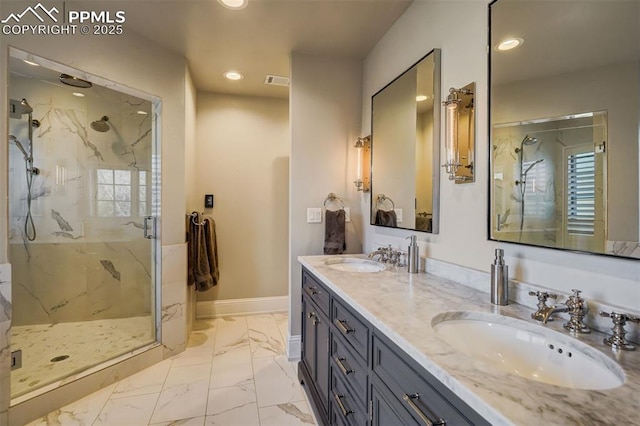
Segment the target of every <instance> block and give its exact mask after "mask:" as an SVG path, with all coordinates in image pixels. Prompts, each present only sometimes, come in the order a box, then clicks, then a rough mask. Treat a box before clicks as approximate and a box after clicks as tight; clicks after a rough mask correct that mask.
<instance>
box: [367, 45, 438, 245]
mask: <svg viewBox="0 0 640 426" xmlns="http://www.w3.org/2000/svg"><path fill="white" fill-rule="evenodd" d="M371 103H372V105H371V110H372V119H371V126H372V129H371V130H372V134H371V138H372V139H371V155H372V158H371V164H372V166H371V188H372V189H371V224H372V225H377V226H385V227H392V228H402V229H411V230H415V231H423V232H431V233H437V232H438V206H439V183H440V180H439V176H440V164H439V162H440V155H439V152H440V151H439V146H440V139H439V135H440V110H441V106H440V51H439V50H438V49H434V50H432V51H431V52H430V53H429V54H428V55H426V56H425V57H424V58H422V59H421V60H420V61H419V62H418V63H416V64H415V65H414V66H412V67H411V68H409V69H408V70H407V71H405V72H404V73H402V74H401V75H400V76H399V77H397V78H396V79H395V80H393V81H392V82H391V83H389V84H388V85H387V86H385V87H384V88H383V89H382V90H380V91H379V92H378V93H376V94H375V95H373V97H372V100H371ZM434 106H435V107H434Z"/></svg>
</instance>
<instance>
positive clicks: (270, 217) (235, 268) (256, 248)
mask: <svg viewBox="0 0 640 426" xmlns="http://www.w3.org/2000/svg"><path fill="white" fill-rule="evenodd" d="M288 132H289V105H288V102H287V100H286V99H278V98H267V97H254V96H237V95H225V94H216V93H206V92H199V93H198V101H197V132H196V133H197V143H196V149H197V153H196V158H195V163H194V164H193V165H192V167H194V168H195V170H196V180H195V182H194V184H193V185H194V189H195V198H196V203H195V206H194V210H197V211H199V212H202V211H204V213H205V215H210V216H211V217H213V219H214V220H215V223H216V239H217V246H218V261H219V270H220V279H219V281H218V285H217V286H215V287H214V288H212V289H210V290H208V291H206V292H202V293H198V294H197V299H198V316H207V317H210V316H215V315H217V314H218V313H219V312H218V311H219V309H217V307H220V305H219V302H222V303H223V304H227V305H228V304H229V303H233V304H235V306H238V305H242V304H243V303H245V302H248V301H249V300H253V299H254V298H282V297H286V295H287V290H288V289H287V240H288V229H287V223H288V219H289V212H288V208H289V201H288V187H289V184H288V170H289V148H290V137H289V133H288ZM205 194H213V195H214V207H213V208H212V209H205V208H204V195H205ZM232 301H233V302H232ZM214 302H215V303H214Z"/></svg>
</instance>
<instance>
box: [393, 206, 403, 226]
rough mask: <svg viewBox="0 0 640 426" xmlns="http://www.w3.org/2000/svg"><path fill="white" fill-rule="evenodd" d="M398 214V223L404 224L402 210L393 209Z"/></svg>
mask: <svg viewBox="0 0 640 426" xmlns="http://www.w3.org/2000/svg"><path fill="white" fill-rule="evenodd" d="M393 211H394V212H396V220H397V221H398V223H402V209H393Z"/></svg>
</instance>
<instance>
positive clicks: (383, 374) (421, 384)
mask: <svg viewBox="0 0 640 426" xmlns="http://www.w3.org/2000/svg"><path fill="white" fill-rule="evenodd" d="M392 348H393V349H392ZM407 358H408V355H406V354H405V353H404V352H402V351H400V349H398V348H397V347H395V345H393V346H391V344H390V343H387V342H386V341H383V340H382V339H381V338H380V337H379V336H378V335H375V336H374V337H373V371H374V373H375V374H376V375H377V376H378V377H379V378H380V379H381V380H382V381H383V382H384V383H385V384H386V386H387V387H388V388H389V391H390V392H391V393H392V394H393V397H394V398H395V399H396V400H397V401H400V404H401V405H402V406H403V407H404V409H405V410H406V412H408V413H409V414H410V416H411V417H412V418H413V419H414V421H416V422H418V423H419V424H424V423H426V420H425V419H428V420H429V421H430V422H432V423H433V424H445V423H446V424H447V425H488V423H487V422H486V421H485V420H484V419H483V418H482V417H480V416H479V415H478V414H477V413H476V412H475V411H473V410H472V409H471V408H469V406H467V405H466V404H465V403H464V402H463V401H462V400H461V399H460V398H458V397H457V396H456V395H455V394H454V393H453V392H451V391H450V390H448V389H446V388H445V387H444V385H442V383H440V381H438V380H437V379H436V378H435V377H433V376H432V375H431V374H429V373H428V372H427V371H426V370H425V369H424V368H422V367H420V366H419V365H417V363H415V361H412V360H411V361H409V360H406V359H407ZM410 364H411V365H410ZM443 393H444V395H443ZM438 421H444V422H445V423H442V422H440V423H439V422H438Z"/></svg>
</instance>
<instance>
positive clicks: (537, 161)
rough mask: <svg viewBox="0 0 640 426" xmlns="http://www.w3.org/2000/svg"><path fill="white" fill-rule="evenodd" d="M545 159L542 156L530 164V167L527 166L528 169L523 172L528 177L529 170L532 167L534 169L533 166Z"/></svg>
mask: <svg viewBox="0 0 640 426" xmlns="http://www.w3.org/2000/svg"><path fill="white" fill-rule="evenodd" d="M543 161H544V158H541V159H539V160H536V161H534V162H533V163H531V164H529V167H527V170H525V171H524V172H523V173H522V174H523V175H524V176H525V177H526V176H527V173H529V171H530V170H531V169H533V167H534V166H535V165H536V164H538V163H542V162H543Z"/></svg>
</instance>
